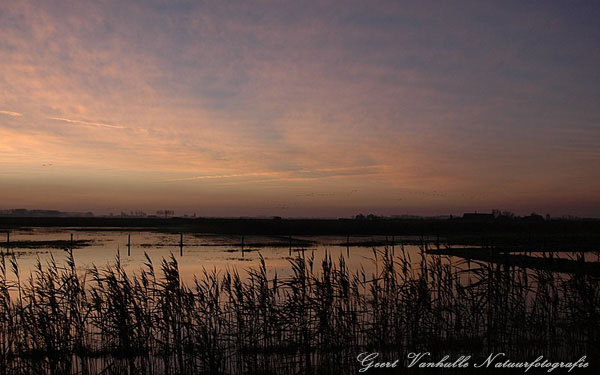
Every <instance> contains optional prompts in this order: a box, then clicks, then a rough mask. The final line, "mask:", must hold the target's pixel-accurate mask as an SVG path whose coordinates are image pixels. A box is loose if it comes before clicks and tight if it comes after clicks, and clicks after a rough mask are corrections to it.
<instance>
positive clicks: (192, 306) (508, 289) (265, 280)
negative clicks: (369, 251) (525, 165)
mask: <svg viewBox="0 0 600 375" xmlns="http://www.w3.org/2000/svg"><path fill="white" fill-rule="evenodd" d="M426 250H427V249H426V248H425V247H423V248H422V252H421V253H422V254H421V257H420V259H411V257H410V255H409V254H408V253H407V252H405V251H404V249H403V247H401V246H397V247H395V248H393V249H392V248H388V247H384V248H382V249H373V259H372V261H373V262H375V265H376V267H375V271H374V272H373V273H372V274H367V273H366V272H365V271H364V269H361V270H358V271H355V272H352V271H350V270H349V269H348V267H347V265H346V261H345V258H344V257H340V258H339V259H336V260H333V259H332V258H331V256H330V255H328V254H325V256H324V258H323V260H322V261H319V262H317V261H316V260H315V256H314V254H304V252H303V253H298V255H297V256H296V257H294V258H290V267H291V269H292V274H291V276H289V277H285V278H279V277H278V276H277V275H276V274H274V275H273V276H271V277H269V275H270V273H269V272H268V268H267V266H266V264H265V261H264V259H263V258H262V256H261V257H260V264H259V266H257V267H256V268H254V269H251V270H250V272H249V274H248V276H247V277H241V276H240V274H239V273H238V272H236V271H235V270H232V271H227V272H224V273H217V272H216V271H204V272H203V273H202V274H200V275H197V277H196V278H195V279H194V282H193V283H191V285H185V284H184V283H182V281H181V279H180V275H179V270H178V264H177V261H176V259H175V257H171V258H170V259H163V260H162V262H161V264H160V266H158V267H157V266H155V265H154V264H153V262H152V261H151V259H150V258H149V257H148V256H147V255H146V263H145V265H144V266H143V268H142V269H141V270H140V271H139V272H138V273H135V274H128V273H127V272H126V271H125V269H124V267H123V264H122V263H121V260H120V258H119V257H118V256H117V257H116V259H115V261H114V263H113V264H111V265H108V266H106V267H104V268H97V267H95V266H94V267H92V268H90V269H86V270H80V269H78V268H77V267H76V265H75V262H74V260H73V257H72V253H71V254H70V256H69V257H68V260H67V261H66V263H65V264H60V265H59V264H57V263H56V262H55V261H54V259H53V258H51V259H50V260H49V261H48V262H47V263H46V264H41V262H40V261H38V265H37V267H36V270H35V272H33V273H32V274H31V275H28V276H27V277H25V275H22V274H21V272H20V270H19V265H18V259H17V258H16V257H15V256H14V255H5V254H3V255H1V256H0V374H11V375H18V374H148V375H152V374H194V375H196V374H346V373H348V374H350V373H357V371H358V367H359V366H358V365H359V363H358V362H357V360H356V356H357V355H358V354H359V353H361V352H365V351H369V352H373V351H377V352H379V353H381V356H382V357H385V358H392V359H394V358H399V359H401V360H404V359H405V358H406V355H407V353H409V352H418V351H428V352H431V353H432V356H433V357H434V358H435V357H436V356H441V355H443V354H451V355H452V354H471V355H473V356H474V357H476V358H484V357H485V356H487V355H488V354H489V353H491V352H505V353H507V355H509V356H510V358H511V359H513V360H518V359H521V360H532V359H535V358H537V357H538V356H539V355H544V356H546V357H547V358H550V359H552V360H555V361H557V360H564V361H569V360H576V359H578V358H579V357H581V356H582V355H584V354H585V355H587V356H588V360H589V361H591V365H592V366H593V367H596V366H598V359H597V358H598V357H597V354H598V347H599V344H600V342H599V341H600V285H599V280H598V278H595V277H593V276H591V275H589V274H586V273H577V272H575V273H572V274H557V273H553V272H551V271H548V270H544V269H537V270H527V269H524V268H519V267H515V266H511V265H509V266H505V265H502V264H493V263H486V262H478V261H470V260H464V261H450V260H449V258H447V257H444V256H433V257H432V256H429V257H426V256H424V254H425V253H426ZM317 263H318V264H317ZM595 355H596V356H595ZM404 370H405V369H403V370H402V371H404Z"/></svg>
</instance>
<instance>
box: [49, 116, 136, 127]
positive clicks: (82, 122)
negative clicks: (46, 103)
mask: <svg viewBox="0 0 600 375" xmlns="http://www.w3.org/2000/svg"><path fill="white" fill-rule="evenodd" d="M48 119H49V120H55V121H63V122H68V123H72V124H81V125H88V126H96V127H103V128H111V129H125V126H121V125H110V124H103V123H100V122H88V121H79V120H71V119H68V118H61V117H48Z"/></svg>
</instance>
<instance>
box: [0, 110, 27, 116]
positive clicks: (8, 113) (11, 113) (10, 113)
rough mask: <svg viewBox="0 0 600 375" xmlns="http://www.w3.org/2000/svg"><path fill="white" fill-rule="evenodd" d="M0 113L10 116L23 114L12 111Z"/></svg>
mask: <svg viewBox="0 0 600 375" xmlns="http://www.w3.org/2000/svg"><path fill="white" fill-rule="evenodd" d="M0 114H1V115H7V116H12V117H21V116H23V114H22V113H19V112H13V111H0Z"/></svg>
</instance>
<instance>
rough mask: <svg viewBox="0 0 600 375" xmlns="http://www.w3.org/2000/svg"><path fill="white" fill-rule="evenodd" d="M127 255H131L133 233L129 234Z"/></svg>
mask: <svg viewBox="0 0 600 375" xmlns="http://www.w3.org/2000/svg"><path fill="white" fill-rule="evenodd" d="M127 256H131V234H128V235H127Z"/></svg>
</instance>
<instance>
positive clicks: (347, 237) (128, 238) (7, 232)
mask: <svg viewBox="0 0 600 375" xmlns="http://www.w3.org/2000/svg"><path fill="white" fill-rule="evenodd" d="M288 239H289V255H290V256H291V255H292V251H293V249H292V246H293V239H292V236H291V235H289V236H288ZM395 243H396V241H395V236H392V238H391V243H390V242H389V239H388V236H385V246H389V245H390V244H391V248H392V253H393V252H394V247H395ZM244 244H245V236H244V235H243V234H242V236H241V241H240V247H241V252H242V256H244V253H245V252H247V251H246V250H245V248H244ZM73 245H74V242H73V233H71V241H70V249H71V250H73ZM435 245H436V248H437V250H440V236H439V235H438V236H437V239H436V242H435ZM183 247H184V243H183V232H182V233H179V255H180V256H183ZM301 250H302V251H304V249H303V248H302V249H301ZM6 251H7V253H8V252H9V251H10V230H7V231H6ZM346 253H347V255H350V235H346ZM127 256H131V234H128V235H127Z"/></svg>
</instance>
